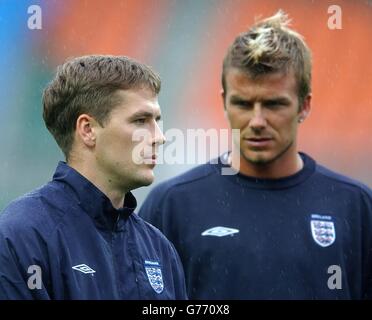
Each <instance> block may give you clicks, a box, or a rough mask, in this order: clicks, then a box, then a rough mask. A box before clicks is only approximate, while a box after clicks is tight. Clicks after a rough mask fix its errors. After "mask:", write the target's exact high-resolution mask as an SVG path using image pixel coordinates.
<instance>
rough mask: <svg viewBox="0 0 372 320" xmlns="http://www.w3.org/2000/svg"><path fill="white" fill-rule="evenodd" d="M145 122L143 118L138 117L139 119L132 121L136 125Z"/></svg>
mask: <svg viewBox="0 0 372 320" xmlns="http://www.w3.org/2000/svg"><path fill="white" fill-rule="evenodd" d="M145 122H146V119H145V118H140V119H136V120H134V123H135V124H138V125H141V124H145Z"/></svg>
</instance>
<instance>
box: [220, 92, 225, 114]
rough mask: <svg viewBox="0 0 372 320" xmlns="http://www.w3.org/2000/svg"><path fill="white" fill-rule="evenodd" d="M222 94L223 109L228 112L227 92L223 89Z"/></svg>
mask: <svg viewBox="0 0 372 320" xmlns="http://www.w3.org/2000/svg"><path fill="white" fill-rule="evenodd" d="M220 94H221V97H222V103H223V108H224V109H225V111H226V103H225V98H226V94H225V91H224V90H223V89H221V91H220Z"/></svg>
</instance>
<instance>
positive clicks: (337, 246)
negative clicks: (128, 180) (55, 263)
mask: <svg viewBox="0 0 372 320" xmlns="http://www.w3.org/2000/svg"><path fill="white" fill-rule="evenodd" d="M222 87H223V90H222V99H223V104H224V109H225V113H226V116H227V119H228V121H229V125H230V127H231V129H238V130H239V132H240V134H239V135H238V136H237V137H235V136H234V137H233V147H232V150H231V152H229V153H226V154H223V155H222V156H221V157H220V158H219V161H218V163H217V164H215V161H212V162H211V163H207V164H205V165H201V166H198V167H196V168H195V169H192V170H191V171H189V172H187V173H185V174H183V175H181V176H179V177H176V178H174V179H171V180H170V181H167V182H164V183H162V184H160V185H159V186H158V187H156V188H155V189H154V190H153V191H152V192H151V193H150V195H149V197H148V198H147V199H146V201H145V203H144V205H143V206H142V208H141V210H140V213H139V214H140V215H141V216H142V217H144V218H145V219H147V220H148V221H149V222H151V223H152V224H154V225H155V226H156V227H158V228H159V229H160V230H161V231H162V232H164V234H165V235H166V236H167V237H168V239H169V240H171V241H172V242H173V244H174V245H175V247H176V249H177V251H178V253H179V254H180V257H181V261H182V263H183V266H184V270H185V276H186V286H187V290H188V295H189V297H190V298H192V299H363V298H372V194H371V190H370V189H369V188H368V187H367V186H365V185H362V184H361V183H359V182H357V181H354V180H352V179H350V178H347V177H344V176H342V175H339V174H337V173H335V172H332V171H330V170H329V169H327V168H325V167H323V166H321V165H319V164H317V163H316V162H315V161H314V160H313V159H312V158H311V157H310V156H308V155H306V154H304V153H299V152H298V150H297V131H298V127H299V124H300V123H301V122H303V121H304V120H305V119H306V117H307V116H308V114H309V111H310V105H311V104H310V103H311V55H310V50H309V49H308V47H307V45H306V44H305V42H304V40H303V39H302V37H301V36H300V35H299V34H298V33H296V32H295V31H293V30H292V29H290V28H289V27H288V19H287V16H286V15H285V14H284V13H283V12H282V11H279V12H278V13H277V14H276V15H274V16H272V17H270V18H267V19H265V20H262V21H259V22H257V23H256V24H255V25H253V26H252V27H251V29H250V30H248V31H247V32H245V33H242V34H241V35H239V36H238V37H237V38H236V39H235V41H234V42H233V44H232V45H231V46H230V48H229V49H228V51H227V54H226V56H225V59H224V63H223V72H222ZM225 164H227V166H225ZM226 168H230V171H233V172H234V173H236V174H235V175H231V174H230V175H223V174H221V172H222V173H223V172H224V171H223V170H222V169H226Z"/></svg>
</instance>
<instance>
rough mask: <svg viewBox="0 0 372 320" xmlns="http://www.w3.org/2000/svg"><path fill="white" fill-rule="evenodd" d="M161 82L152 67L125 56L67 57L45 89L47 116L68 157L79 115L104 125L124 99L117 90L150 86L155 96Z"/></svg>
mask: <svg viewBox="0 0 372 320" xmlns="http://www.w3.org/2000/svg"><path fill="white" fill-rule="evenodd" d="M160 86H161V81H160V77H159V75H158V74H156V73H155V72H154V71H153V70H152V69H151V68H150V67H148V66H146V65H144V64H142V63H139V62H138V61H135V60H134V59H131V58H128V57H125V56H109V55H89V56H83V57H77V58H73V59H69V60H67V61H66V62H65V63H64V64H63V65H61V66H59V67H58V68H57V73H56V75H55V77H54V79H53V80H52V81H51V83H49V85H48V86H47V87H46V88H45V90H44V92H43V118H44V122H45V125H46V127H47V128H48V130H49V131H50V132H51V134H52V135H53V136H54V138H55V140H56V142H57V144H58V145H59V147H60V148H61V149H62V151H63V153H64V154H65V157H66V159H68V155H69V153H70V151H71V147H72V144H73V134H74V131H75V125H76V120H77V118H78V117H79V116H80V115H81V114H83V113H86V114H89V115H91V116H92V117H93V118H95V119H96V120H97V121H98V123H99V124H100V125H102V126H103V125H104V123H105V121H106V120H107V119H108V117H109V114H110V112H111V111H112V109H113V108H114V107H115V106H116V105H117V104H119V103H120V102H121V101H120V99H119V98H118V97H117V96H116V95H115V93H116V92H117V90H119V89H122V90H128V89H138V88H147V89H150V90H151V91H152V92H153V93H154V95H157V94H158V93H159V91H160Z"/></svg>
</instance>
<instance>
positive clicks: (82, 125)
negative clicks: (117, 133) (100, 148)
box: [75, 113, 98, 147]
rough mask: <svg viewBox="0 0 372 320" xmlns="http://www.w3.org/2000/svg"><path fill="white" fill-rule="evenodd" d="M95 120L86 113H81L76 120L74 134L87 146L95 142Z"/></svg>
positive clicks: (93, 144)
mask: <svg viewBox="0 0 372 320" xmlns="http://www.w3.org/2000/svg"><path fill="white" fill-rule="evenodd" d="M97 125H98V123H97V121H96V120H95V119H94V118H93V117H91V116H90V115H88V114H85V113H84V114H81V115H80V116H79V117H78V118H77V120H76V130H75V131H76V135H77V136H78V137H79V139H80V141H82V142H83V143H84V144H85V145H86V146H87V147H94V146H95V144H96V127H97Z"/></svg>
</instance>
